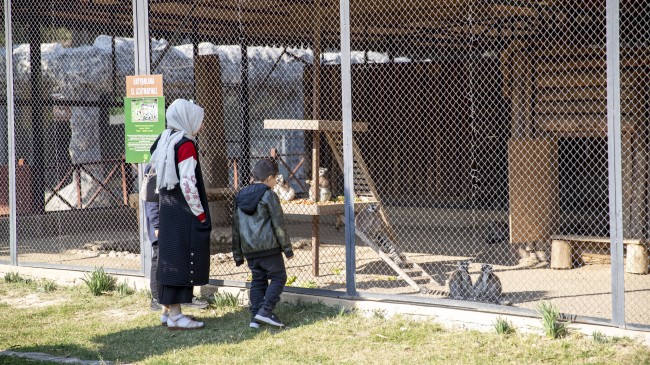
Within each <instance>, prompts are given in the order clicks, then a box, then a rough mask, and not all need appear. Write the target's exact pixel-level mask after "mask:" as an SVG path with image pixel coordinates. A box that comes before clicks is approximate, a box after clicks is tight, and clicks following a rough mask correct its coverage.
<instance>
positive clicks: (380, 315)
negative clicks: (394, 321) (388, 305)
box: [372, 309, 386, 319]
mask: <svg viewBox="0 0 650 365" xmlns="http://www.w3.org/2000/svg"><path fill="white" fill-rule="evenodd" d="M372 316H373V317H374V318H376V319H386V310H385V309H374V310H373V311H372Z"/></svg>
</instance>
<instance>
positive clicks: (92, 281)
mask: <svg viewBox="0 0 650 365" xmlns="http://www.w3.org/2000/svg"><path fill="white" fill-rule="evenodd" d="M81 280H82V281H83V282H84V283H86V286H87V287H88V289H89V290H90V292H91V293H92V295H95V296H98V295H102V294H105V293H108V292H110V291H113V290H115V284H116V283H117V279H116V278H115V277H114V276H111V275H109V274H107V273H106V272H105V271H104V268H102V267H98V268H96V269H95V270H94V271H92V272H90V273H86V274H84V278H83V279H81Z"/></svg>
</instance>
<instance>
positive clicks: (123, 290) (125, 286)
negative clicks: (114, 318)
mask: <svg viewBox="0 0 650 365" xmlns="http://www.w3.org/2000/svg"><path fill="white" fill-rule="evenodd" d="M115 291H117V293H118V294H119V295H121V296H123V297H126V296H129V295H131V294H135V289H133V288H132V287H131V286H130V285H129V283H128V282H127V281H126V280H124V281H123V282H121V283H120V284H118V285H117V287H116V288H115Z"/></svg>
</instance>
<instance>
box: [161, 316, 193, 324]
mask: <svg viewBox="0 0 650 365" xmlns="http://www.w3.org/2000/svg"><path fill="white" fill-rule="evenodd" d="M185 317H187V318H189V319H191V320H193V321H196V317H194V316H193V315H191V314H186V315H185ZM168 319H169V314H167V313H165V314H161V315H160V325H161V326H163V327H167V320H168Z"/></svg>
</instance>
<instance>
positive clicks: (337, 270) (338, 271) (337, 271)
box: [332, 267, 343, 275]
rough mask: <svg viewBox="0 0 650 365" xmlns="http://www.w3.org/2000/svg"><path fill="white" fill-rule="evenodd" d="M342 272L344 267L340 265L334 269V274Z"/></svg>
mask: <svg viewBox="0 0 650 365" xmlns="http://www.w3.org/2000/svg"><path fill="white" fill-rule="evenodd" d="M342 272H343V269H341V268H340V267H337V268H335V269H333V270H332V274H334V275H341V273H342Z"/></svg>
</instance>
